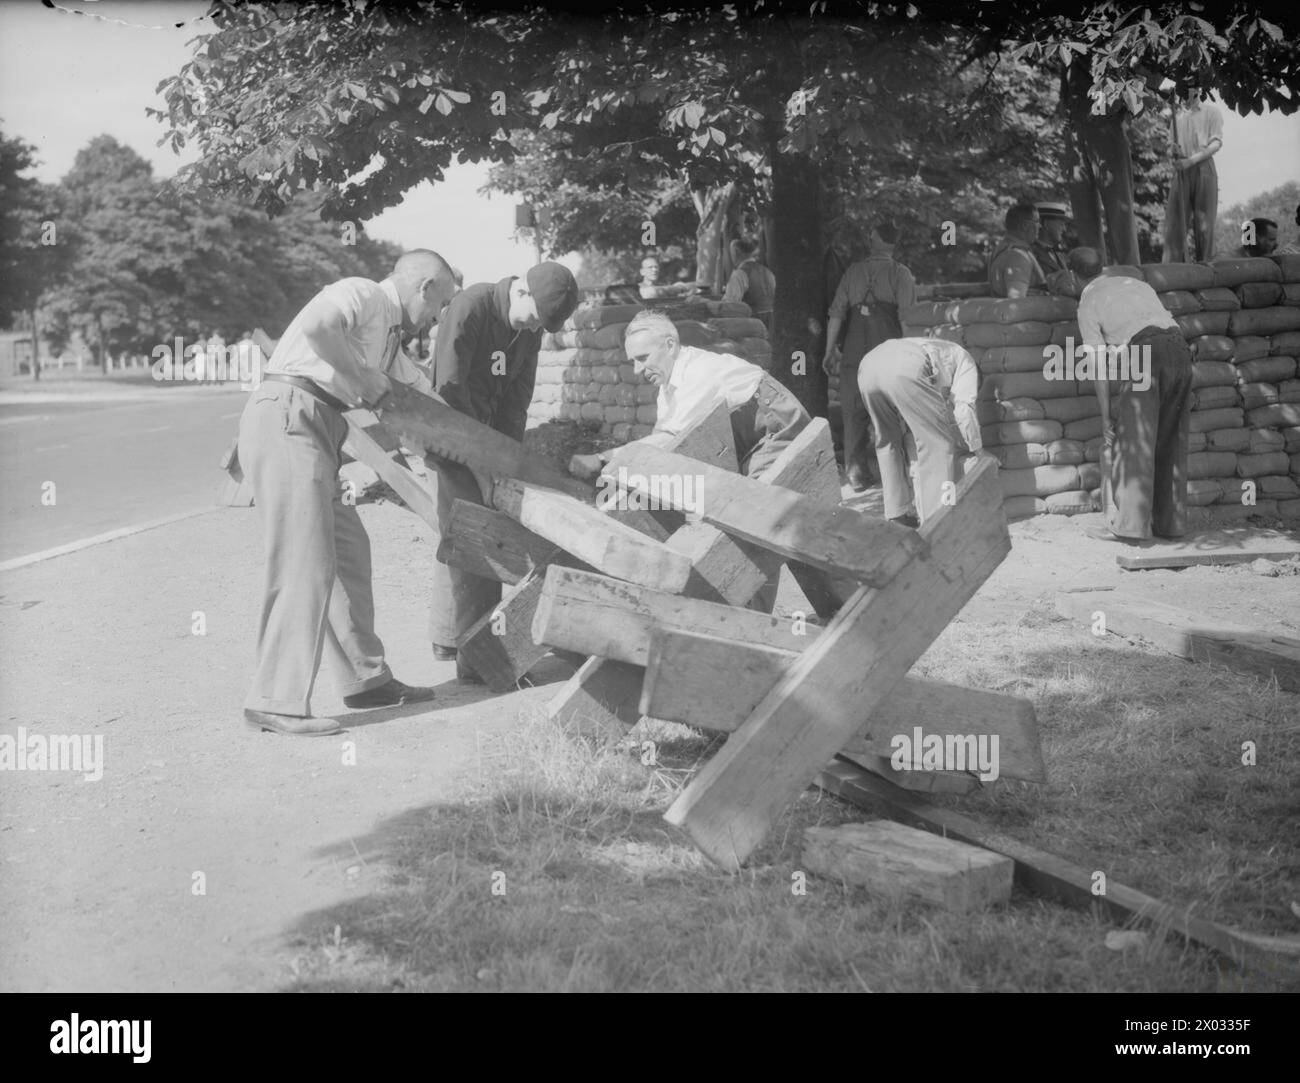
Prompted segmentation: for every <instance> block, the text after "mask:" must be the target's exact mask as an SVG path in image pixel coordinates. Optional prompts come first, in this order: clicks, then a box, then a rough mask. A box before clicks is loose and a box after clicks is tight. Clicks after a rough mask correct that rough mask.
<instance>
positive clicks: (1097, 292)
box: [1078, 275, 1178, 346]
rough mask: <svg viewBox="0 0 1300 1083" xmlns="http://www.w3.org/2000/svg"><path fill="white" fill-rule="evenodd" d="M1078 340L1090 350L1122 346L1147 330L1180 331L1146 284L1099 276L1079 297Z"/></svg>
mask: <svg viewBox="0 0 1300 1083" xmlns="http://www.w3.org/2000/svg"><path fill="white" fill-rule="evenodd" d="M1078 320H1079V337H1080V338H1082V339H1083V342H1084V344H1085V345H1088V346H1123V345H1125V344H1126V343H1127V342H1128V340H1129V339H1131V338H1132V337H1133V336H1134V335H1136V334H1137V333H1138V332H1139V331H1141V330H1142V328H1144V327H1177V326H1178V321H1177V320H1176V319H1174V317H1173V315H1172V314H1171V313H1170V311H1169V309H1167V308H1165V306H1164V305H1162V304H1161V303H1160V298H1159V297H1157V296H1156V291H1155V290H1153V289H1152V288H1151V287H1150V286H1149V285H1147V283H1145V282H1141V281H1139V280H1138V279H1136V278H1128V277H1126V276H1124V275H1099V276H1098V277H1097V278H1094V279H1093V280H1092V281H1091V282H1089V283H1088V284H1087V285H1086V286H1085V287H1084V288H1083V293H1082V294H1080V296H1079V315H1078Z"/></svg>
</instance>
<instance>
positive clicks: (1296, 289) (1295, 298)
mask: <svg viewBox="0 0 1300 1083" xmlns="http://www.w3.org/2000/svg"><path fill="white" fill-rule="evenodd" d="M1278 304H1283V305H1292V306H1295V305H1300V282H1285V283H1283V285H1282V300H1281V301H1279V302H1278Z"/></svg>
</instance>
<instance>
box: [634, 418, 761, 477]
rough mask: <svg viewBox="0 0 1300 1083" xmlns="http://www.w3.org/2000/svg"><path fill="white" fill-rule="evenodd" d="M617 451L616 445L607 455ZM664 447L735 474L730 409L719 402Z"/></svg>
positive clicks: (735, 466) (736, 461) (734, 449)
mask: <svg viewBox="0 0 1300 1083" xmlns="http://www.w3.org/2000/svg"><path fill="white" fill-rule="evenodd" d="M619 450H621V449H617V448H616V449H615V450H614V452H613V454H612V456H611V458H613V457H617V455H618V452H619ZM668 450H669V451H672V452H676V453H677V454H678V455H685V456H686V457H687V458H688V459H695V460H696V461H697V462H702V463H708V464H709V465H710V466H716V467H717V468H718V469H719V470H729V471H730V472H731V473H733V474H734V473H736V472H737V471H738V470H739V469H740V463H739V461H738V460H737V458H736V434H735V433H734V432H732V430H731V411H730V410H729V409H727V404H726V403H725V402H724V403H722V404H720V405H719V406H717V407H716V408H715V409H714V411H713V413H711V414H710V415H709V416H708V417H706V418H705V419H704V420H703V421H701V422H700V423H699V424H698V425H696V426H694V427H693V428H690V429H687V430H686V431H685V432H684V433H682V434H681V435H679V436H678V437H677V439H676V440H674V441H673V442H672V443H670V444H669V445H668Z"/></svg>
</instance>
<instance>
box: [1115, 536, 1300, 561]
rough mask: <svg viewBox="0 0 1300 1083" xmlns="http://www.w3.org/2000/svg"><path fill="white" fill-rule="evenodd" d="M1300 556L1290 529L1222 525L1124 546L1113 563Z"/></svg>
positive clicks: (1297, 539) (1298, 538) (1296, 538)
mask: <svg viewBox="0 0 1300 1083" xmlns="http://www.w3.org/2000/svg"><path fill="white" fill-rule="evenodd" d="M1292 557H1300V533H1297V532H1296V531H1294V530H1255V529H1252V528H1250V527H1224V528H1223V529H1220V530H1205V531H1201V532H1199V533H1197V534H1192V535H1189V536H1188V537H1186V538H1180V539H1178V541H1176V542H1175V541H1155V542H1152V543H1148V544H1143V545H1135V546H1124V547H1123V548H1122V550H1121V552H1120V553H1119V554H1118V555H1117V556H1116V557H1115V563H1116V564H1118V565H1119V566H1120V567H1121V568H1123V569H1125V570H1126V571H1142V570H1145V569H1149V568H1190V567H1192V566H1193V565H1197V564H1249V563H1250V562H1251V561H1252V560H1290V559H1291V558H1292Z"/></svg>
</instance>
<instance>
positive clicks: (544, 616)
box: [533, 564, 816, 666]
mask: <svg viewBox="0 0 1300 1083" xmlns="http://www.w3.org/2000/svg"><path fill="white" fill-rule="evenodd" d="M656 627H661V628H665V627H666V628H677V629H682V630H686V629H700V628H703V629H706V630H709V631H712V632H715V633H717V632H722V633H723V634H725V635H726V636H727V637H728V638H731V639H740V640H743V641H746V642H750V643H763V644H767V645H769V646H784V647H787V648H794V647H796V646H797V645H798V644H799V643H800V636H799V635H798V633H797V632H796V631H795V629H794V624H793V622H791V621H788V620H780V619H778V618H776V617H773V616H770V615H768V614H766V613H759V612H756V611H754V610H752V609H739V608H737V607H735V606H730V605H723V604H721V603H718V602H706V601H701V600H700V599H698V598H686V597H683V596H682V595H680V594H668V593H666V592H664V591H659V590H650V589H649V588H648V587H642V586H639V585H637V584H634V583H627V582H624V581H622V580H620V579H613V578H610V577H609V576H605V575H597V574H595V573H594V572H584V571H580V570H578V569H576V568H562V567H560V566H559V565H554V564H553V565H551V567H549V568H547V570H546V583H545V586H544V587H543V589H542V597H541V601H540V602H539V603H538V605H537V616H536V618H535V619H534V621H533V639H534V640H536V641H537V642H538V643H545V644H546V645H547V646H551V647H560V648H562V649H564V650H571V651H579V652H581V653H583V654H590V655H595V656H596V657H599V658H612V659H613V660H614V661H616V662H629V663H631V664H633V665H637V666H644V665H645V663H646V659H647V657H648V655H649V649H650V633H651V631H652V629H654V628H656ZM809 633H810V634H816V629H815V628H813V627H812V626H809Z"/></svg>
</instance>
